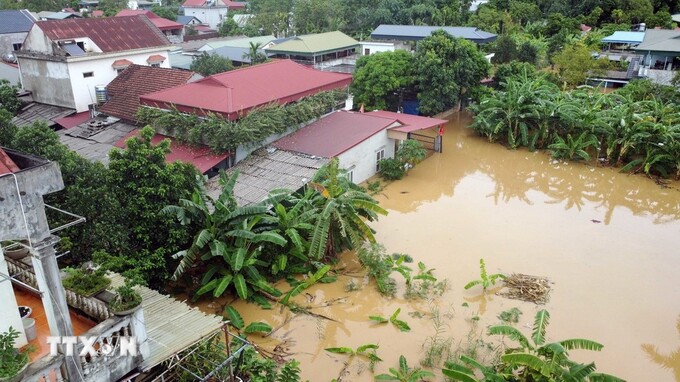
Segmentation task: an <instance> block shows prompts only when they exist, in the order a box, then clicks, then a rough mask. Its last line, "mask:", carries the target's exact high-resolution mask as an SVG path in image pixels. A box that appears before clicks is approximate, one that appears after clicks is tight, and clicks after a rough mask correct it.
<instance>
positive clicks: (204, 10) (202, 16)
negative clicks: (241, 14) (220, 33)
mask: <svg viewBox="0 0 680 382" xmlns="http://www.w3.org/2000/svg"><path fill="white" fill-rule="evenodd" d="M182 7H183V8H184V15H185V16H194V17H196V18H197V19H199V20H201V22H202V23H203V24H207V25H208V26H210V28H212V29H217V27H219V25H220V24H222V21H224V20H225V18H226V17H227V13H229V10H230V9H231V10H236V9H245V8H246V3H244V2H237V1H229V0H186V1H185V2H184V4H182Z"/></svg>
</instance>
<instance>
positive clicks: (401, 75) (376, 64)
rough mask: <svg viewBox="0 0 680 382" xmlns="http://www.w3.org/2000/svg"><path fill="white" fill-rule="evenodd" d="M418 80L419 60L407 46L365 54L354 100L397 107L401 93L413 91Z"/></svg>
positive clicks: (356, 75) (354, 84)
mask: <svg viewBox="0 0 680 382" xmlns="http://www.w3.org/2000/svg"><path fill="white" fill-rule="evenodd" d="M415 81H416V78H415V60H414V58H413V55H412V54H411V53H409V52H407V51H405V50H395V51H394V52H380V53H374V54H371V55H369V56H362V57H361V58H360V59H359V60H358V61H357V65H356V70H355V71H354V78H353V81H352V85H351V90H352V93H353V94H354V104H355V105H357V106H358V105H360V104H363V105H364V106H365V107H366V108H367V109H381V110H394V111H396V110H397V108H398V107H399V100H400V97H402V96H403V94H405V93H406V94H408V93H413V91H414V89H415Z"/></svg>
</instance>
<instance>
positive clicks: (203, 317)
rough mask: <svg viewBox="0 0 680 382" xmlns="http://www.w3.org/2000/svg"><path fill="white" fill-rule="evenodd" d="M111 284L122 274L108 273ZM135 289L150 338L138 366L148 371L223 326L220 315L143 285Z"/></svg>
mask: <svg viewBox="0 0 680 382" xmlns="http://www.w3.org/2000/svg"><path fill="white" fill-rule="evenodd" d="M109 277H110V278H111V286H112V287H118V286H120V285H122V284H123V283H124V279H123V277H122V276H120V275H118V274H109ZM135 289H137V291H138V292H139V293H140V294H141V295H142V309H144V326H145V327H146V334H147V337H148V340H149V353H150V355H149V357H148V358H147V359H145V360H144V361H143V362H142V364H141V365H140V368H141V369H142V370H143V371H147V370H149V369H151V368H152V367H154V366H156V365H159V364H160V363H162V362H164V361H165V360H167V359H169V358H170V357H172V356H173V355H174V354H175V353H178V352H180V351H182V350H184V349H186V348H188V347H190V346H191V345H193V344H195V343H197V342H199V341H200V340H201V339H203V338H205V337H207V336H208V335H210V334H211V333H213V332H215V331H216V330H218V329H220V328H221V327H222V318H221V317H218V316H215V315H211V314H205V313H203V312H201V311H200V310H198V309H197V308H192V307H190V306H189V305H187V304H186V303H184V302H182V301H179V300H176V299H175V298H173V297H171V296H166V295H163V294H160V293H158V292H156V291H155V290H152V289H149V288H147V287H144V286H136V287H135Z"/></svg>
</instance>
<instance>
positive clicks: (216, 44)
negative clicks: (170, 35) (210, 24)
mask: <svg viewBox="0 0 680 382" xmlns="http://www.w3.org/2000/svg"><path fill="white" fill-rule="evenodd" d="M275 39H276V37H274V36H271V35H269V36H257V37H248V38H233V39H224V40H221V41H211V42H209V43H206V44H204V45H203V46H201V47H200V48H198V51H199V52H204V51H208V50H213V49H217V48H222V47H225V46H231V47H235V48H250V43H251V42H252V43H253V44H258V43H259V44H261V45H266V44H268V43H270V42H271V41H274V40H275Z"/></svg>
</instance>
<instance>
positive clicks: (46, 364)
mask: <svg viewBox="0 0 680 382" xmlns="http://www.w3.org/2000/svg"><path fill="white" fill-rule="evenodd" d="M63 363H64V356H63V355H61V354H60V355H58V356H55V357H43V358H40V359H39V360H37V361H35V362H32V363H31V364H30V365H28V368H27V369H26V372H25V373H24V377H23V379H22V382H64V381H66V378H64V376H63V375H62V374H61V365H62V364H63Z"/></svg>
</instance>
